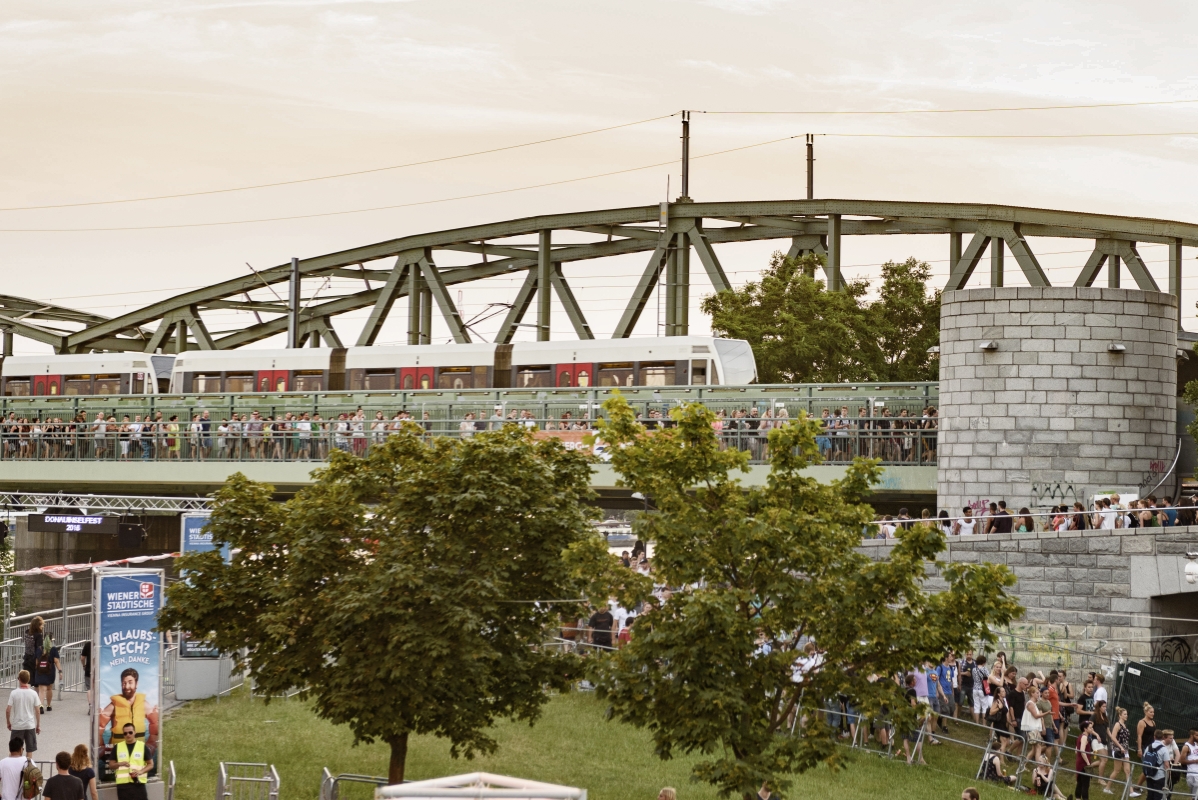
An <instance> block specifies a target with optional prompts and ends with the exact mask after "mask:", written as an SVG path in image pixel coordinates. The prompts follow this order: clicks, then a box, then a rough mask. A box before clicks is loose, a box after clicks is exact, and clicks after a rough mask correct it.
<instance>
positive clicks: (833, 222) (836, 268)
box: [826, 214, 844, 292]
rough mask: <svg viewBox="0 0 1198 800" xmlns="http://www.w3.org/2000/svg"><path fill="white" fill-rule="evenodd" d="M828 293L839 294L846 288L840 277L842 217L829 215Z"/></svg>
mask: <svg viewBox="0 0 1198 800" xmlns="http://www.w3.org/2000/svg"><path fill="white" fill-rule="evenodd" d="M826 271H827V273H828V291H830V292H839V291H840V290H841V289H843V288H844V281H843V280H842V279H841V277H840V215H839V214H829V215H828V266H827V270H826Z"/></svg>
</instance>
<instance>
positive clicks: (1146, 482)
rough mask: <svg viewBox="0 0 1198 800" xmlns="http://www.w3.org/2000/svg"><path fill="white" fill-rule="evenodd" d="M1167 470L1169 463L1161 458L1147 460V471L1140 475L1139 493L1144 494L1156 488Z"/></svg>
mask: <svg viewBox="0 0 1198 800" xmlns="http://www.w3.org/2000/svg"><path fill="white" fill-rule="evenodd" d="M1168 470H1169V464H1167V463H1165V462H1164V461H1161V460H1159V459H1158V460H1156V461H1150V462H1148V471H1147V472H1145V473H1143V474H1142V475H1141V476H1140V494H1141V495H1145V494H1148V493H1149V492H1151V491H1152V490H1153V489H1155V488H1156V486H1157V484H1158V483H1160V482H1161V481H1162V480H1163V479H1164V477H1165V474H1166V472H1167V471H1168Z"/></svg>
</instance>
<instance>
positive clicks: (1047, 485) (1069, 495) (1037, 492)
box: [1032, 481, 1085, 506]
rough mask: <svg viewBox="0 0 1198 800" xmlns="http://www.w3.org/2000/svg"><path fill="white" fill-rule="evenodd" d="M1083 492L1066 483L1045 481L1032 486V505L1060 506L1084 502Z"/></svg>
mask: <svg viewBox="0 0 1198 800" xmlns="http://www.w3.org/2000/svg"><path fill="white" fill-rule="evenodd" d="M1084 495H1085V492H1084V491H1080V492H1079V491H1078V489H1077V488H1076V487H1074V485H1073V484H1072V483H1069V482H1068V481H1047V482H1042V483H1033V484H1032V504H1033V505H1037V506H1044V505H1049V504H1050V503H1051V504H1052V505H1060V504H1061V503H1069V504H1072V503H1076V502H1078V501H1081V502H1085V501H1084V500H1083V499H1082V498H1083V496H1084Z"/></svg>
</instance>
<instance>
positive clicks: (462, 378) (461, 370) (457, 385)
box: [437, 367, 472, 389]
mask: <svg viewBox="0 0 1198 800" xmlns="http://www.w3.org/2000/svg"><path fill="white" fill-rule="evenodd" d="M471 387H472V381H471V380H470V367H442V368H441V369H439V370H438V371H437V388H438V389H469V388H471Z"/></svg>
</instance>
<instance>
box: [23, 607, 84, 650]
mask: <svg viewBox="0 0 1198 800" xmlns="http://www.w3.org/2000/svg"><path fill="white" fill-rule="evenodd" d="M62 612H63V609H62V607H59V608H53V609H49V610H47V611H35V612H32V613H29V614H22V615H20V616H15V617H10V618H9V619H8V624H7V626H6V629H7V633H8V635H7V637H6V639H10V640H11V639H20V638H21V637H23V636H24V635H25V634H26V633H28V632H29V624H30V623H31V622H33V618H34V617H41V618H42V621H43V622H44V623H45V632H46V633H48V634H50V638H52V639H53V640H54V641H55V642H85V641H87V640H88V639H90V638H91V637H92V630H93V627H92V626H93V625H94V620H93V619H92V607H91V604H90V603H83V604H80V605H74V606H67V608H66V612H67V614H66V625H65V627H64V625H63V613H62Z"/></svg>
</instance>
